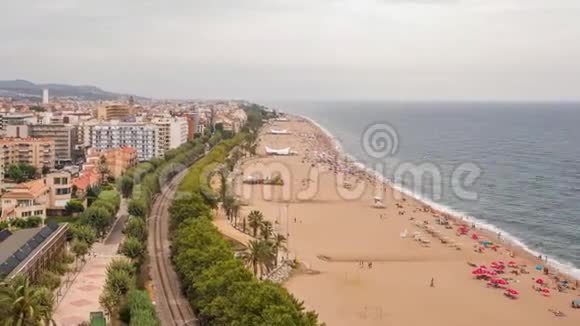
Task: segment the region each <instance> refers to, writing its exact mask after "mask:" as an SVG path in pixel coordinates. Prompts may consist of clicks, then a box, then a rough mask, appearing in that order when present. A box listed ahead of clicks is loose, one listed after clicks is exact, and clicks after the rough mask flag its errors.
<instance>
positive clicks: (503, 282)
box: [496, 279, 509, 285]
mask: <svg viewBox="0 0 580 326" xmlns="http://www.w3.org/2000/svg"><path fill="white" fill-rule="evenodd" d="M496 283H497V284H500V285H509V282H508V281H506V280H503V279H499V280H497V282H496Z"/></svg>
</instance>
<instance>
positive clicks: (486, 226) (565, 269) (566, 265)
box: [297, 115, 580, 279]
mask: <svg viewBox="0 0 580 326" xmlns="http://www.w3.org/2000/svg"><path fill="white" fill-rule="evenodd" d="M297 116H299V117H301V118H303V119H305V120H307V121H309V122H310V123H312V124H313V125H314V126H316V127H317V128H318V129H320V130H321V131H322V132H323V133H324V134H325V135H326V136H327V137H328V138H329V139H330V140H331V141H332V142H333V145H334V147H335V149H336V150H337V151H338V152H339V154H340V155H343V156H344V157H347V158H348V159H349V161H350V162H352V164H353V165H354V166H355V167H357V168H359V169H361V170H364V171H366V172H367V173H369V174H370V175H373V176H374V177H376V178H377V179H378V180H380V181H381V182H383V183H384V184H387V185H389V186H390V187H392V188H393V189H395V190H397V191H399V192H401V193H403V194H405V195H407V196H410V197H413V198H415V199H416V200H418V201H420V202H422V203H424V204H425V205H428V206H430V207H432V208H433V209H435V210H437V211H440V212H442V213H445V214H449V215H451V216H453V217H455V218H457V219H463V220H464V221H466V222H468V223H469V224H475V225H476V226H477V227H478V228H480V229H483V230H486V231H489V232H493V233H496V234H497V233H501V236H502V238H503V239H504V240H503V241H504V242H505V243H508V244H511V245H513V246H516V247H518V248H521V249H522V250H524V251H526V252H528V253H529V254H531V255H533V256H534V257H538V256H539V255H542V257H545V256H546V254H545V253H542V252H538V251H536V250H533V249H531V248H530V247H528V246H527V245H526V244H525V242H524V240H522V239H519V238H518V237H516V236H514V235H512V234H510V233H509V232H507V231H505V230H502V229H500V228H499V227H497V226H495V225H493V224H491V223H488V222H486V221H483V220H481V219H478V218H476V217H474V216H471V215H469V214H467V213H465V212H461V211H459V210H457V209H454V208H452V207H450V206H447V205H444V204H440V203H437V202H434V201H433V200H431V199H429V198H426V197H424V196H421V195H420V194H417V193H415V192H413V191H411V190H409V189H407V188H404V187H403V186H401V185H398V184H395V183H394V182H392V180H389V179H388V178H387V177H386V176H384V175H383V174H381V173H380V172H378V171H376V170H374V169H372V168H369V167H368V166H367V165H366V164H365V163H363V162H361V161H360V160H358V159H357V158H356V157H355V156H354V155H352V154H350V153H348V152H347V151H346V150H345V149H344V147H343V146H342V144H341V143H340V141H339V140H338V139H337V138H336V137H335V136H334V135H333V134H332V133H331V132H330V131H329V130H328V129H326V128H325V127H324V126H323V125H321V124H320V123H318V122H317V121H315V120H313V119H311V118H309V117H306V116H303V115H297ZM548 266H550V267H552V268H555V269H556V270H558V271H560V272H562V273H564V274H567V275H570V276H572V277H574V278H576V279H580V268H578V267H576V266H574V264H572V263H570V262H567V261H563V260H557V259H553V258H550V259H549V262H548Z"/></svg>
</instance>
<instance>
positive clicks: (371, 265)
mask: <svg viewBox="0 0 580 326" xmlns="http://www.w3.org/2000/svg"><path fill="white" fill-rule="evenodd" d="M368 266H369V269H372V268H373V262H372V261H369V265H368Z"/></svg>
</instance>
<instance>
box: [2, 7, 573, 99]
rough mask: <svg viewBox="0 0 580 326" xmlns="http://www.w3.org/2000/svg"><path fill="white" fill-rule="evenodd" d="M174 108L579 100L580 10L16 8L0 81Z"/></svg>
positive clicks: (8, 17) (11, 10) (6, 17)
mask: <svg viewBox="0 0 580 326" xmlns="http://www.w3.org/2000/svg"><path fill="white" fill-rule="evenodd" d="M15 78H21V79H28V80H31V81H35V82H66V83H74V84H93V85H97V86H100V87H102V88H104V89H107V90H112V91H119V92H128V93H136V94H139V95H143V96H152V97H172V98H246V99H458V100H461V99H495V100H501V99H507V100H512V99H527V100H555V99H564V100H571V99H580V1H579V0H286V1H283V0H253V1H250V0H229V1H226V0H209V1H196V0H189V1H187V0H171V1H168V0H99V1H95V0H50V1H47V0H18V1H2V4H0V79H15Z"/></svg>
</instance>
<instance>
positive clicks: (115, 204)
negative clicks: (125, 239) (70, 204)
mask: <svg viewBox="0 0 580 326" xmlns="http://www.w3.org/2000/svg"><path fill="white" fill-rule="evenodd" d="M120 205H121V196H120V195H119V192H118V191H117V190H115V189H114V188H112V187H110V188H107V190H102V191H101V192H100V193H99V195H98V197H97V199H96V200H95V201H94V202H93V203H91V205H90V206H89V208H87V209H86V210H85V211H84V212H83V213H82V214H81V216H80V219H79V223H80V224H86V225H89V226H90V227H91V228H93V230H94V231H95V233H96V236H97V238H103V237H104V236H105V234H106V232H107V230H108V229H109V228H110V227H111V225H112V224H113V222H114V221H115V215H116V214H117V211H118V210H119V206H120Z"/></svg>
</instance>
